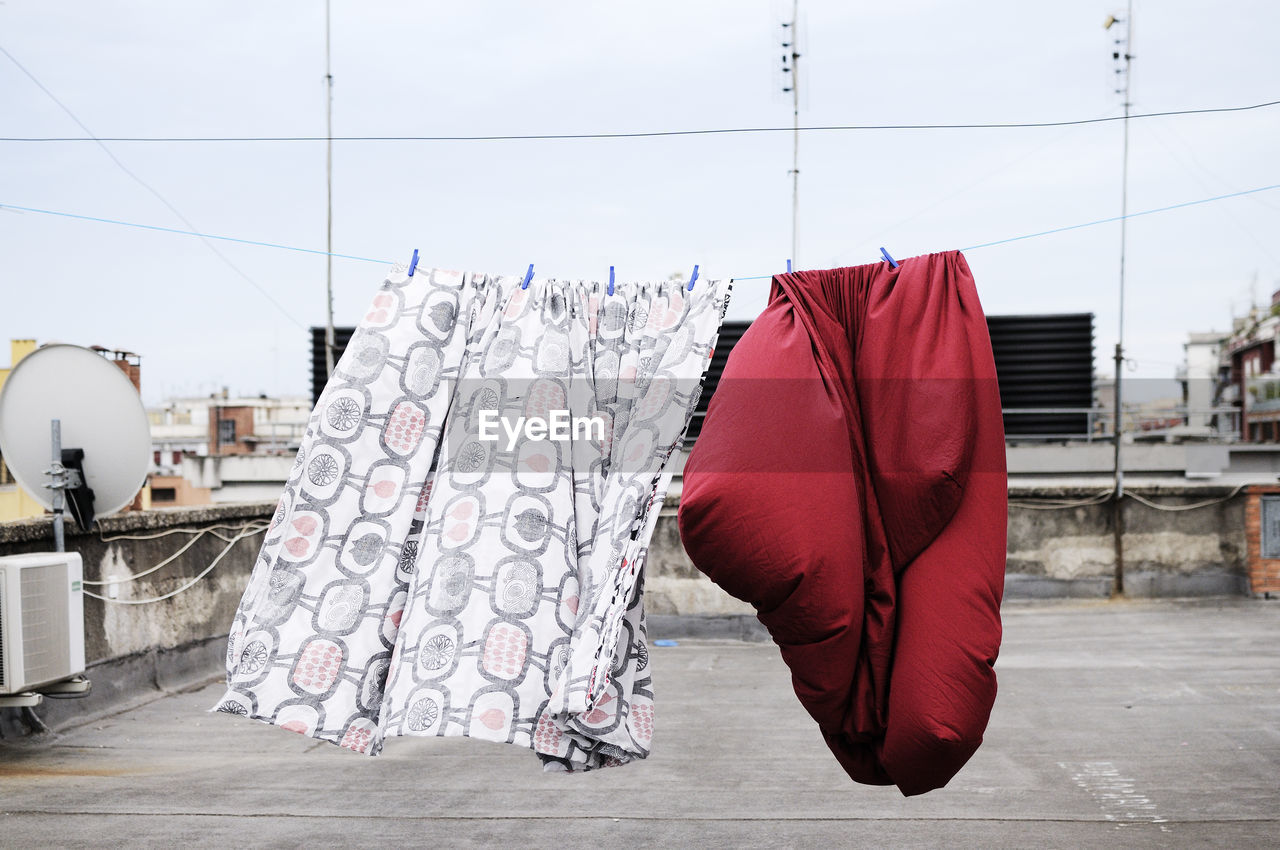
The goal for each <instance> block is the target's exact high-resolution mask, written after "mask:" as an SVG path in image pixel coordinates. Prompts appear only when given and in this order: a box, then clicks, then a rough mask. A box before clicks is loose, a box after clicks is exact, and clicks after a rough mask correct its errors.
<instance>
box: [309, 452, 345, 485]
mask: <svg viewBox="0 0 1280 850" xmlns="http://www.w3.org/2000/svg"><path fill="white" fill-rule="evenodd" d="M339 471H340V468H339V466H338V462H337V461H336V460H334V459H333V456H332V455H328V454H323V455H316V456H315V457H313V458H312V459H311V463H309V464H307V478H309V479H310V480H311V483H312V484H315V485H316V486H318V487H327V486H328V485H330V484H332V483H333V482H334V481H336V480H337V478H338V473H339Z"/></svg>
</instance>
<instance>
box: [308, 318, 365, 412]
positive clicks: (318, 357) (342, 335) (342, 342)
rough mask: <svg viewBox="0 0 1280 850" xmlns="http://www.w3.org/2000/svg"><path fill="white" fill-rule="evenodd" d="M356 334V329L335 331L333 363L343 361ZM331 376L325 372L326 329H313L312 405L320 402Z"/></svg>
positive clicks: (337, 329)
mask: <svg viewBox="0 0 1280 850" xmlns="http://www.w3.org/2000/svg"><path fill="white" fill-rule="evenodd" d="M355 332H356V329H355V328H339V327H336V326H335V327H334V329H333V362H334V363H337V362H338V361H339V360H340V359H342V352H344V351H346V350H347V343H348V342H350V341H351V335H352V334H354V333H355ZM328 380H329V375H328V372H327V371H326V370H325V362H324V328H312V329H311V405H312V406H313V407H314V406H315V404H316V402H318V401H319V400H320V393H321V392H323V391H324V385H325V384H326V383H328Z"/></svg>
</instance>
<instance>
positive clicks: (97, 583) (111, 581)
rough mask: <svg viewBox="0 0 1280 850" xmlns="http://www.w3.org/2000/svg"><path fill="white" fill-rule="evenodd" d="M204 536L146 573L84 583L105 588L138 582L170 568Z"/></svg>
mask: <svg viewBox="0 0 1280 850" xmlns="http://www.w3.org/2000/svg"><path fill="white" fill-rule="evenodd" d="M204 535H205V532H203V531H201V532H200V533H199V534H197V535H196V536H195V537H192V538H191V539H190V540H188V541H187V542H186V543H185V544H184V545H183V546H182V548H181V549H179V550H178V551H177V552H174V553H173V554H172V555H170V556H169V557H167V558H165V559H164V560H163V561H161V562H160V563H158V564H156V565H155V566H154V567H151V568H150V569H147V570H145V571H143V572H140V573H135V574H134V575H131V576H125V577H123V578H118V579H109V580H107V581H91V580H89V579H84V583H85V584H89V585H95V586H103V585H108V584H123V583H124V582H128V581H137V580H138V579H140V578H143V577H144V576H149V575H151V574H152V573H154V572H155V571H156V570H159V569H161V568H163V567H166V566H168V565H169V564H170V563H172V562H173V561H174V560H176V559H177V558H178V556H180V555H181V554H182V553H183V552H185V551H187V550H188V549H190V548H191V547H192V546H194V545H196V543H197V542H199V540H200V538H201V537H204Z"/></svg>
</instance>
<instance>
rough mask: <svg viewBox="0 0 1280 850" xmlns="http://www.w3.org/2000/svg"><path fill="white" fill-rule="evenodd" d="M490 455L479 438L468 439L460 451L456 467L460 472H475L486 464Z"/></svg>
mask: <svg viewBox="0 0 1280 850" xmlns="http://www.w3.org/2000/svg"><path fill="white" fill-rule="evenodd" d="M488 455H489V453H488V452H486V451H485V449H484V446H483V445H481V444H480V441H479V440H468V441H467V442H466V444H465V445H463V447H462V449H461V450H460V451H459V452H458V459H457V462H456V467H457V470H458V471H459V472H475V471H476V470H478V469H479V468H480V467H482V466H484V462H485V458H487V457H488Z"/></svg>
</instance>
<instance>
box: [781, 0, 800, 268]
mask: <svg viewBox="0 0 1280 850" xmlns="http://www.w3.org/2000/svg"><path fill="white" fill-rule="evenodd" d="M799 20H800V0H792V3H791V20H790V21H789V22H788V23H784V24H783V25H782V30H783V33H784V35H783V37H784V38H785V39H786V41H784V42H782V47H783V49H784V50H785V51H787V52H785V53H783V54H782V73H784V74H790V75H791V76H790V78H787V79H786V81H785V83H784V85H783V87H782V90H783V91H784V92H791V117H792V124H791V128H792V129H791V170H790V171H788V172H787V173H788V174H790V175H791V259H792V260H794V261H795V267H796V268H799V267H800V254H799V252H798V251H797V250H796V232H797V231H796V222H797V219H798V218H799V214H800V71H799V64H800V63H799V62H798V61H797V60H799V59H800V52H799V48H800V28H799V26H798V21H799Z"/></svg>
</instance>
